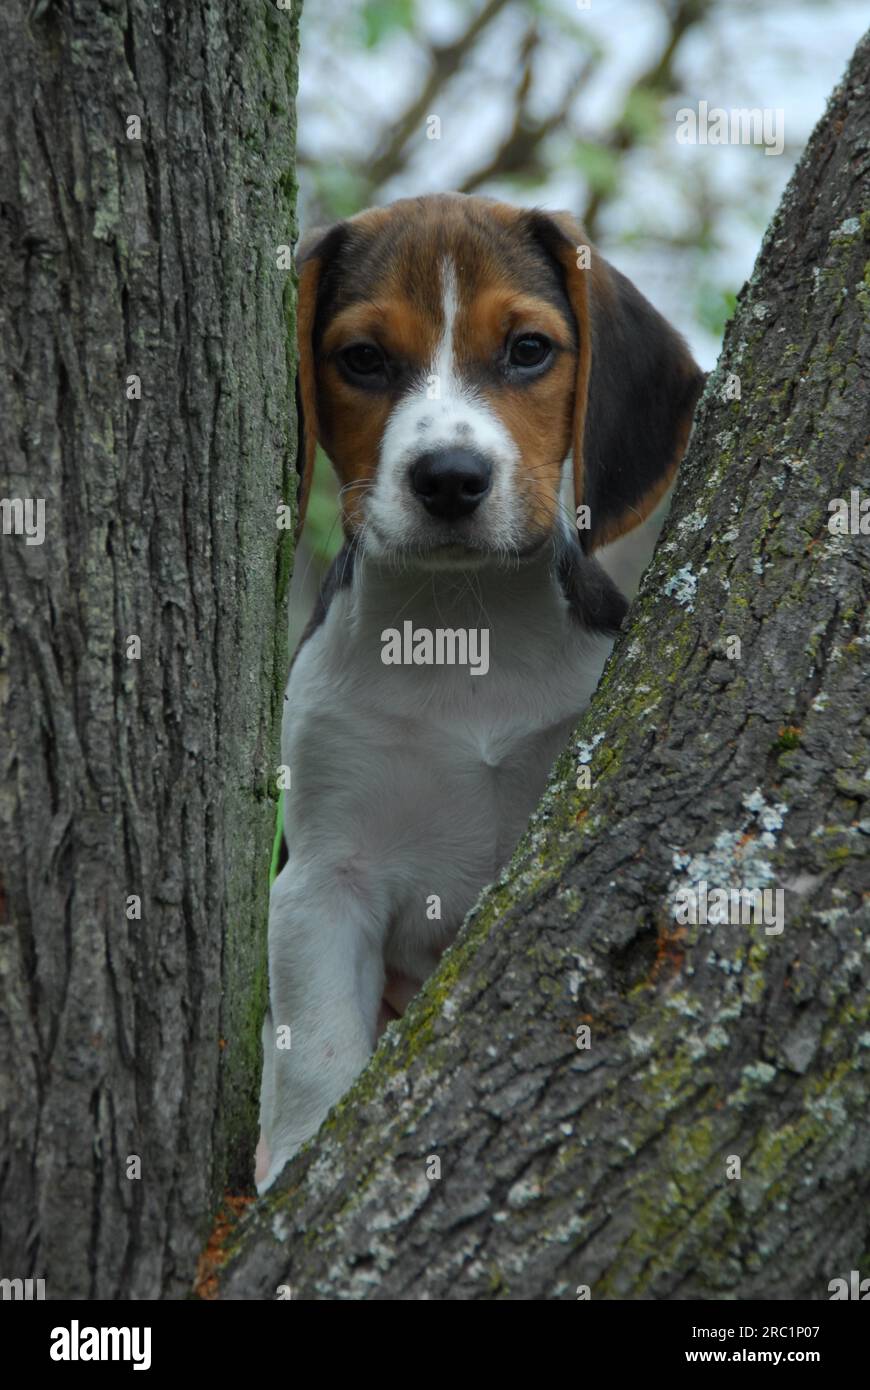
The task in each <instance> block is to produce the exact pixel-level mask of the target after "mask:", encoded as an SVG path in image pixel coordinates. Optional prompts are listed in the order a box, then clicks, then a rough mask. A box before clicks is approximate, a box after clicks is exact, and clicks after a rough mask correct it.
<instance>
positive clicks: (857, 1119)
mask: <svg viewBox="0 0 870 1390" xmlns="http://www.w3.org/2000/svg"><path fill="white" fill-rule="evenodd" d="M868 67H870V41H868V40H865V41H864V42H863V43H862V44H861V45H860V47H859V49H858V51H857V52H856V55H855V57H854V60H853V63H852V65H851V68H850V70H849V73H848V75H847V77H846V79H845V80H844V82H843V84H842V85H841V86H840V87H839V88H838V89H837V90H836V91H835V93H834V94H833V96H832V99H831V103H830V105H829V109H828V111H827V113H826V115H825V116H824V118H823V120H822V121H821V123H820V125H819V127H818V128H817V130H816V132H815V134H814V135H813V138H812V140H811V141H810V144H809V147H808V149H807V151H806V154H805V156H804V158H803V160H802V161H801V164H800V166H799V168H798V170H797V171H796V174H795V176H794V178H793V179H792V181H791V183H790V185H789V187H788V189H787V191H786V194H785V196H784V198H783V201H782V205H781V207H780V209H779V211H778V213H777V215H776V217H775V219H774V222H773V224H772V226H771V227H770V229H769V231H768V233H767V236H766V238H765V241H764V244H763V247H762V250H761V253H760V256H759V259H758V263H757V265H756V268H755V271H754V273H753V275H752V278H751V280H750V282H749V284H748V285H747V286H746V287H745V288H744V290H743V293H742V294H741V296H740V300H739V304H738V308H737V312H736V315H735V318H734V320H733V322H732V323H731V325H730V327H729V329H728V332H727V335H726V341H725V345H724V350H723V354H722V359H721V362H720V364H719V366H718V368H717V370H716V372H715V373H714V374H713V376H712V378H711V379H710V382H709V384H708V388H707V391H706V393H705V396H704V398H703V401H702V402H701V404H700V407H699V410H698V416H697V421H696V426H695V430H694V434H693V439H692V442H691V445H690V449H689V452H688V456H687V458H686V461H685V463H684V465H683V468H682V471H681V476H680V481H679V485H678V489H677V492H676V496H675V500H674V505H673V508H672V512H671V515H670V518H669V521H668V523H667V527H666V530H665V532H664V534H663V536H662V539H661V542H660V544H659V547H658V549H657V552H656V556H655V558H654V561H653V564H652V566H651V568H650V570H649V572H648V574H647V576H646V579H645V582H644V585H643V587H642V590H641V593H640V596H639V598H638V600H637V602H636V603H635V604H634V606H633V609H632V612H631V614H630V616H629V620H628V625H627V630H626V632H625V633H624V634H623V635H622V637H621V639H620V641H619V643H618V644H617V647H616V650H615V652H614V655H613V657H612V659H611V661H610V663H609V665H608V668H607V670H606V672H605V675H604V679H603V681H602V683H601V686H600V689H599V690H598V692H597V694H596V696H595V698H594V700H593V703H592V705H591V707H590V709H589V711H588V713H587V715H586V716H585V718H584V719H583V722H582V723H581V725H580V727H579V729H578V730H577V735H576V740H575V743H574V745H573V746H572V747H571V748H570V749H568V750H567V751H566V753H565V755H564V757H563V758H562V759H561V761H560V763H559V764H558V766H557V768H556V769H555V772H554V776H553V780H552V782H551V785H550V788H549V790H548V793H547V795H546V796H545V798H544V800H543V802H542V804H541V806H540V808H539V809H538V811H537V813H536V815H535V817H534V818H533V822H532V825H531V827H530V830H529V832H528V834H527V836H526V838H525V840H524V842H523V843H522V845H521V846H520V848H519V850H518V852H517V854H516V856H515V858H514V860H513V863H512V864H511V865H510V867H509V868H508V870H507V871H506V873H505V874H504V875H503V877H502V879H501V881H500V882H499V883H498V884H496V885H495V886H494V887H493V888H492V889H491V890H490V891H488V892H487V893H485V894H484V895H483V897H482V899H481V901H480V902H479V904H478V905H477V907H476V909H475V911H474V912H473V913H472V915H471V918H470V920H469V922H468V923H467V924H466V926H465V928H464V930H463V932H462V934H461V937H460V939H459V941H458V942H457V944H456V946H455V947H454V948H453V949H452V951H450V952H449V953H448V954H447V956H446V957H445V959H444V961H443V963H442V966H441V969H440V970H439V971H438V973H437V975H436V976H435V977H434V978H433V979H432V980H431V981H430V982H429V984H428V986H427V987H426V988H425V990H424V991H423V993H422V994H421V996H420V997H419V998H418V999H417V1000H416V1001H415V1002H414V1003H413V1005H412V1006H411V1008H410V1010H409V1012H408V1014H407V1015H406V1017H405V1019H404V1020H403V1021H402V1022H401V1024H397V1025H394V1026H393V1027H392V1028H391V1029H389V1030H388V1032H387V1033H386V1035H385V1037H384V1039H383V1040H382V1042H381V1045H380V1047H379V1049H378V1051H377V1053H376V1055H375V1057H374V1059H373V1061H372V1063H371V1065H370V1066H369V1068H368V1069H367V1071H366V1072H365V1073H364V1074H363V1076H362V1077H361V1079H360V1081H359V1083H358V1084H357V1086H356V1087H355V1089H354V1090H353V1091H352V1092H351V1093H350V1094H349V1095H348V1096H347V1097H346V1098H345V1100H344V1101H343V1102H342V1103H341V1105H340V1106H339V1107H338V1108H337V1110H336V1111H334V1112H333V1114H332V1115H331V1116H330V1117H329V1119H328V1120H327V1122H326V1124H325V1125H324V1127H323V1129H322V1130H321V1132H320V1134H319V1135H318V1137H317V1139H316V1140H315V1141H314V1142H313V1143H312V1144H310V1145H309V1146H307V1148H306V1149H305V1150H303V1152H302V1153H301V1154H300V1155H299V1156H298V1157H297V1159H296V1160H295V1161H294V1162H293V1163H292V1164H291V1165H290V1166H289V1167H288V1170H287V1172H286V1174H285V1175H284V1178H283V1179H282V1181H281V1185H280V1188H279V1189H278V1190H276V1191H274V1192H273V1193H271V1194H270V1195H269V1196H268V1198H267V1199H265V1200H264V1201H262V1202H260V1203H259V1204H258V1205H257V1207H256V1208H255V1209H253V1211H252V1213H251V1215H250V1216H249V1217H248V1218H247V1220H246V1221H245V1223H244V1224H243V1225H242V1226H241V1228H239V1230H238V1231H237V1233H236V1236H235V1240H234V1245H233V1248H232V1249H231V1250H230V1251H229V1252H228V1262H227V1265H226V1267H225V1270H224V1273H223V1277H222V1281H221V1283H222V1296H223V1297H226V1298H250V1297H262V1298H273V1297H275V1296H276V1291H277V1289H278V1288H279V1286H282V1285H284V1286H286V1285H289V1286H290V1288H291V1290H292V1296H293V1297H294V1298H325V1299H354V1298H466V1299H475V1298H483V1299H488V1298H526V1299H528V1298H543V1299H549V1298H557V1299H558V1298H568V1299H574V1298H575V1297H577V1289H578V1286H588V1287H589V1289H590V1290H591V1294H592V1297H594V1298H659V1299H661V1298H677V1299H688V1298H704V1299H716V1298H722V1299H734V1298H739V1299H756V1298H772V1299H791V1298H810V1299H825V1298H827V1297H828V1296H829V1293H828V1284H829V1281H830V1280H832V1279H833V1278H836V1277H838V1276H840V1275H848V1271H849V1270H851V1269H855V1268H857V1269H860V1270H861V1271H862V1272H863V1274H864V1275H867V1274H870V1217H868V1210H870V1207H868V1195H870V1113H868V1103H867V1102H868V1070H870V1011H868V989H867V986H868V978H870V932H868V927H870V903H868V894H867V887H868V874H867V861H868V850H870V818H868V817H870V780H868V774H870V718H868V713H867V653H868V640H870V638H868V617H867V597H868V587H870V536H865V535H860V534H857V535H853V534H849V535H841V536H838V535H835V534H832V533H831V531H830V530H829V527H828V521H829V511H828V502H829V500H830V499H832V498H837V497H840V498H847V499H848V498H849V497H850V492H851V489H853V488H860V489H861V494H862V496H863V497H867V496H870V467H868V454H867V441H868V423H870V394H868V389H867V382H868V374H870V333H868V285H870V276H868V267H870V217H868V214H867V208H868V207H870V153H868V152H870V83H868V81H867V77H868ZM733 378H739V383H740V391H741V395H740V399H732V397H733V395H734V391H735V382H734V380H733ZM734 638H738V639H739V644H737V643H735V642H734V641H733V640H731V639H734ZM578 761H579V762H581V765H586V766H589V767H590V768H591V773H592V786H591V789H590V790H588V791H585V790H581V791H578V790H577V789H576V783H577V776H576V769H577V764H578ZM701 880H706V881H707V883H708V884H709V887H710V889H711V890H712V889H713V888H715V887H720V888H722V887H724V888H728V889H730V888H736V887H745V888H762V889H763V888H768V889H771V890H777V889H778V890H781V891H782V892H783V893H784V926H783V930H782V932H781V933H779V934H777V933H776V932H775V930H774V931H768V930H767V929H766V927H765V925H764V924H757V925H751V924H746V925H736V924H735V925H724V924H723V925H691V924H687V925H680V924H679V923H678V922H677V921H676V920H675V906H676V902H677V898H676V895H677V892H678V890H679V889H680V888H684V887H689V886H693V885H695V884H697V883H698V882H699V881H701ZM768 925H770V926H772V927H775V923H774V922H773V921H770V922H769V923H768ZM584 1026H588V1027H589V1029H590V1038H589V1043H590V1045H589V1046H588V1048H586V1047H582V1046H581V1047H578V1042H580V1043H582V1042H583V1041H585V1039H584V1035H583V1033H582V1032H580V1033H579V1034H578V1029H582V1028H583V1027H584ZM435 1160H438V1163H436V1162H435ZM735 1160H739V1172H740V1176H739V1177H738V1176H737V1172H738V1167H737V1163H736V1161H735ZM439 1165H440V1175H439Z"/></svg>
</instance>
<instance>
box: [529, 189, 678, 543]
mask: <svg viewBox="0 0 870 1390" xmlns="http://www.w3.org/2000/svg"><path fill="white" fill-rule="evenodd" d="M534 219H535V222H534V229H535V234H536V236H537V238H538V240H539V242H540V243H541V244H542V245H543V246H544V247H545V249H546V250H547V251H548V252H549V254H550V255H551V256H552V257H553V258H554V259H555V260H556V261H557V263H558V264H559V266H560V268H561V270H562V274H563V280H564V286H565V291H566V293H567V295H568V298H569V300H570V301H571V307H572V309H573V311H574V319H575V322H576V326H577V334H578V348H579V351H578V358H577V379H576V386H575V397H574V423H573V445H572V448H573V461H574V496H575V504H576V505H577V506H578V507H580V506H581V505H582V506H586V507H588V508H589V525H588V527H583V526H582V525H581V528H580V530H579V537H580V541H581V543H582V545H583V548H584V549H586V550H594V549H596V548H597V547H598V546H600V545H605V544H607V542H609V541H612V540H615V539H616V537H617V536H620V535H622V534H623V533H624V532H625V531H630V530H631V529H632V528H633V527H634V526H638V525H639V524H640V523H641V522H642V521H644V520H645V519H646V517H647V516H648V515H649V514H650V512H651V511H652V510H653V508H654V507H655V505H656V503H657V502H658V501H659V500H660V499H661V497H662V496H663V495H664V493H665V492H666V491H667V489H668V487H669V486H670V483H671V482H672V481H673V478H674V476H675V474H676V471H677V466H678V464H679V462H680V459H681V458H682V456H683V453H684V451H685V448H686V443H687V441H688V438H689V430H690V428H691V424H692V415H693V412H694V409H695V404H696V402H697V400H698V397H699V395H700V393H701V388H702V386H703V384H704V379H705V378H704V373H703V372H702V371H701V369H700V368H699V367H698V365H697V363H696V362H695V361H694V359H693V357H692V354H691V353H690V351H689V349H688V347H687V346H686V343H685V342H684V341H683V339H682V338H681V336H680V334H679V333H677V332H676V330H675V329H674V328H672V327H671V325H670V324H669V323H668V322H667V321H666V320H665V319H663V318H662V316H661V314H659V313H658V312H657V310H655V309H654V308H653V307H652V305H651V304H649V303H648V302H647V300H646V299H644V297H643V295H642V294H641V293H640V291H639V290H637V289H635V287H634V285H633V284H632V283H631V281H630V280H627V279H626V277H625V276H624V275H621V274H620V272H619V271H618V270H615V269H614V268H613V266H611V265H608V263H607V261H606V260H605V259H604V257H603V256H602V255H600V253H599V252H598V250H597V249H596V248H595V247H594V246H592V245H591V243H590V242H589V239H588V237H587V236H586V235H585V233H584V231H583V228H582V227H581V226H580V224H579V222H576V221H575V220H574V219H573V218H571V217H570V216H569V214H567V213H555V214H546V213H535V214H534ZM584 519H585V518H584Z"/></svg>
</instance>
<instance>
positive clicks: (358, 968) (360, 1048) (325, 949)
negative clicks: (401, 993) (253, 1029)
mask: <svg viewBox="0 0 870 1390" xmlns="http://www.w3.org/2000/svg"><path fill="white" fill-rule="evenodd" d="M386 925H387V923H386V911H385V907H384V904H379V903H377V902H375V901H373V900H372V897H371V895H370V886H369V876H368V875H367V874H366V873H365V872H364V871H363V870H362V869H361V867H360V865H359V864H358V862H356V861H354V860H353V858H350V859H346V860H345V861H343V862H333V863H331V864H326V863H320V864H316V865H312V864H311V863H308V864H304V863H301V862H300V861H299V860H298V859H290V860H289V861H288V863H287V864H286V865H285V866H284V868H283V869H282V870H281V873H280V874H279V875H278V877H277V878H276V880H275V883H274V884H273V886H272V893H271V898H270V903H269V994H270V1010H269V1012H268V1013H267V1015H266V1021H265V1023H264V1026H263V1084H262V1091H261V1097H260V1125H261V1135H260V1145H259V1147H258V1151H257V1187H258V1190H259V1191H260V1192H265V1191H266V1189H267V1188H268V1187H270V1186H271V1185H272V1183H273V1182H274V1181H275V1178H276V1177H277V1176H278V1174H279V1173H280V1171H281V1169H282V1168H283V1167H284V1165H285V1163H287V1161H288V1160H289V1159H290V1158H292V1157H293V1155H294V1154H295V1153H296V1151H297V1150H298V1149H299V1148H300V1147H301V1145H302V1144H303V1143H304V1142H305V1140H306V1139H309V1138H310V1137H311V1135H312V1134H314V1133H316V1131H317V1130H318V1129H319V1127H320V1125H321V1123H322V1122H323V1120H324V1119H325V1117H326V1115H327V1112H328V1111H329V1110H330V1108H331V1107H332V1106H333V1105H334V1104H335V1103H336V1101H337V1100H339V1099H340V1098H341V1096H342V1095H344V1093H345V1091H347V1090H348V1088H349V1087H350V1086H351V1084H352V1083H353V1081H354V1079H355V1078H356V1076H357V1075H358V1074H359V1072H360V1071H362V1068H363V1067H364V1066H365V1064H366V1062H367V1060H368V1058H369V1056H370V1055H371V1052H372V1049H373V1047H374V1043H375V1037H376V1033H377V1021H378V1009H379V1005H380V1000H381V994H382V991H383V987H384V965H383V943H384V935H385V932H386Z"/></svg>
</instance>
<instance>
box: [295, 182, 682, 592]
mask: <svg viewBox="0 0 870 1390" xmlns="http://www.w3.org/2000/svg"><path fill="white" fill-rule="evenodd" d="M298 264H299V269H300V288H299V385H298V396H299V404H300V416H301V419H300V425H301V432H302V438H303V448H302V450H301V454H302V458H303V461H304V470H303V487H302V499H301V508H302V510H304V504H305V500H306V497H307V490H308V486H309V485H310V476H311V471H312V468H313V462H314V452H315V447H316V443H317V441H318V440H319V441H320V443H321V444H322V446H323V448H324V449H325V451H326V453H327V454H328V455H329V457H330V459H331V460H332V463H333V465H334V467H335V469H336V472H337V474H338V477H339V480H340V482H341V484H342V491H341V501H342V522H343V526H344V529H345V532H346V534H347V535H348V536H349V537H356V538H357V541H358V543H359V544H360V546H361V548H362V549H363V550H364V551H365V552H366V553H368V554H370V555H372V556H376V557H378V558H381V559H387V560H391V559H408V558H413V559H414V560H415V561H417V562H418V563H420V564H422V565H424V566H430V567H438V566H451V565H456V564H459V565H462V566H468V565H469V564H475V563H487V562H491V561H496V562H497V561H498V560H501V559H505V558H510V559H512V560H516V559H518V558H519V559H521V558H523V557H526V556H530V555H533V554H534V553H536V552H537V551H538V550H539V549H540V548H541V547H542V546H543V545H544V544H546V543H547V541H549V540H550V539H551V538H552V536H553V534H554V530H555V528H556V526H557V521H558V517H559V511H560V492H561V484H562V477H563V466H564V465H565V462H566V459H567V458H568V456H569V455H571V456H572V459H573V479H574V492H575V504H576V506H578V507H580V506H585V507H588V509H589V513H588V518H587V519H586V520H588V524H586V525H584V526H583V529H581V530H580V532H579V535H580V540H581V542H582V543H583V544H584V546H585V547H586V548H594V547H595V546H597V545H600V544H603V543H604V542H605V541H609V540H612V539H614V538H615V537H616V536H617V535H619V534H621V533H622V532H623V531H626V530H629V529H630V528H631V527H632V526H634V525H636V524H638V523H639V522H640V521H642V520H643V519H644V517H645V516H646V515H647V514H648V513H649V511H650V510H651V509H652V507H653V506H654V505H655V503H656V502H657V501H658V499H659V497H660V496H661V495H662V494H663V492H664V491H665V489H666V488H667V486H668V484H669V483H670V481H671V479H672V477H673V474H674V472H675V470H676V467H677V464H678V462H679V458H680V456H681V454H682V452H683V449H684V447H685V443H686V439H687V437H688V431H689V426H690V423H691V414H692V409H693V407H694V404H695V401H696V399H697V395H698V392H699V390H700V386H701V382H702V377H701V374H700V372H699V371H698V369H697V367H696V366H695V363H694V362H693V361H692V358H691V356H690V354H689V352H688V349H687V348H686V346H685V344H684V343H683V341H682V339H680V337H679V336H678V335H677V334H676V333H675V332H674V331H673V329H671V328H670V327H669V325H668V324H667V323H666V322H665V321H664V320H663V319H662V318H661V317H660V315H658V314H657V313H656V311H655V310H654V309H653V308H652V307H651V306H650V305H649V304H647V302H646V300H644V299H643V297H642V296H641V295H640V294H639V293H638V292H637V291H636V290H635V289H634V287H633V286H632V285H631V284H630V283H629V282H628V281H627V280H625V278H624V277H623V276H621V275H619V273H618V272H616V271H614V270H613V269H612V268H611V267H609V266H608V265H607V263H606V262H605V261H604V260H603V258H602V257H600V256H599V255H598V253H597V251H595V249H594V248H593V247H591V246H589V244H588V242H587V241H586V238H585V236H584V234H583V231H582V229H581V228H580V227H579V225H577V224H575V223H573V222H572V221H571V219H570V218H568V217H567V216H566V215H565V214H556V215H554V216H550V215H548V214H545V213H541V212H528V211H521V210H518V209H515V208H512V207H508V206H507V205H505V204H502V203H498V202H493V201H490V200H488V199H484V198H473V197H465V196H463V195H460V194H443V195H437V196H431V197H425V198H416V199H403V200H402V201H400V202H397V203H394V204H392V205H391V206H389V207H386V208H382V209H373V210H370V211H368V212H364V213H361V214H360V215H359V216H357V217H354V218H351V219H350V220H349V221H347V222H341V223H338V224H337V225H336V226H334V227H332V228H330V229H328V230H327V231H320V232H315V233H313V234H311V235H310V236H309V237H307V238H306V239H305V241H304V242H303V244H302V246H301V247H300V251H299V256H298ZM573 522H574V518H573V517H571V518H570V519H569V521H568V524H569V525H571V524H573Z"/></svg>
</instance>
